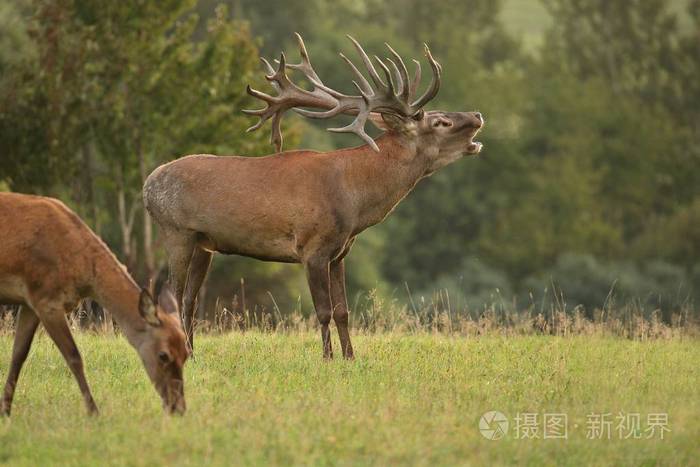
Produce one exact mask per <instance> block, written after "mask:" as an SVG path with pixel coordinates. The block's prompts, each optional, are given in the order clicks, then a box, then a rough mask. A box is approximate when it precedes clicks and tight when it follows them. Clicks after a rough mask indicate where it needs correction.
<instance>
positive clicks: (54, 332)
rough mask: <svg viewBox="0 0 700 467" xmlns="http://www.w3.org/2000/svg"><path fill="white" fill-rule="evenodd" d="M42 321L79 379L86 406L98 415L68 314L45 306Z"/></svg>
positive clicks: (92, 413)
mask: <svg viewBox="0 0 700 467" xmlns="http://www.w3.org/2000/svg"><path fill="white" fill-rule="evenodd" d="M41 323H42V324H43V325H44V327H45V328H46V332H47V333H48V334H49V336H50V337H51V339H52V340H53V341H54V343H55V344H56V347H58V350H60V351H61V354H62V355H63V358H64V359H65V360H66V363H68V367H69V368H70V370H71V372H72V373H73V376H75V379H76V380H77V381H78V386H79V387H80V392H81V393H82V394H83V399H84V400H85V406H86V407H87V410H88V413H89V414H90V415H97V412H98V411H97V405H96V404H95V400H94V399H93V398H92V393H91V392H90V387H89V386H88V383H87V380H86V379H85V370H84V368H83V359H82V357H81V356H80V352H79V351H78V347H77V346H76V345H75V341H74V340H73V335H72V334H71V332H70V328H69V327H68V323H67V322H66V315H65V314H64V313H63V310H62V309H56V308H53V309H51V308H49V309H46V308H45V312H44V313H42V315H41Z"/></svg>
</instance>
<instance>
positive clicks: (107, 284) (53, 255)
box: [0, 193, 188, 415]
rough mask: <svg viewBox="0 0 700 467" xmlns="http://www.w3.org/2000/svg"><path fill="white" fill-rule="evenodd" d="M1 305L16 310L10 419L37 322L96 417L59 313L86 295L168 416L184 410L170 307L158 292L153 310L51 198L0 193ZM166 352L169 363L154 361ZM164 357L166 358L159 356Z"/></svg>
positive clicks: (177, 330) (5, 406) (176, 324)
mask: <svg viewBox="0 0 700 467" xmlns="http://www.w3.org/2000/svg"><path fill="white" fill-rule="evenodd" d="M0 238H1V239H2V245H0V303H14V304H21V305H23V306H22V309H21V311H20V314H19V317H18V321H17V330H16V335H15V344H14V349H13V356H12V363H11V366H10V371H9V375H8V379H7V383H6V385H5V392H4V395H3V399H2V405H1V406H0V414H5V415H9V413H10V407H11V404H12V398H13V394H14V388H15V385H16V382H17V378H18V377H19V372H20V370H21V367H22V364H23V363H24V360H25V359H26V356H27V353H28V352H29V348H30V346H31V342H32V339H33V336H34V332H35V331H36V328H37V326H38V324H39V323H40V322H41V323H42V324H43V325H44V327H45V328H46V330H47V332H48V334H49V335H50V336H51V338H52V339H53V340H54V342H55V343H56V345H57V346H58V348H59V349H60V351H61V353H62V354H63V356H64V357H65V359H66V361H67V363H68V365H69V366H70V368H71V370H72V371H73V373H74V375H75V377H76V379H77V381H78V384H79V386H80V389H81V391H82V392H83V396H84V398H85V403H86V404H87V407H88V410H89V411H90V412H91V413H94V412H96V411H97V407H96V405H95V402H94V400H93V398H92V395H91V393H90V389H89V387H88V384H87V381H86V380H85V375H84V372H83V364H82V359H81V357H80V353H79V352H78V349H77V347H76V346H75V342H74V341H73V338H72V336H71V332H70V329H69V328H68V324H67V322H66V318H65V315H66V313H69V312H70V311H72V310H73V309H75V308H76V306H77V305H78V303H79V301H80V300H81V299H82V298H85V297H92V298H95V299H96V300H97V301H98V302H99V303H100V304H101V305H103V306H104V307H105V308H107V309H108V310H109V311H111V312H112V313H113V315H114V317H115V319H116V320H117V322H118V323H119V325H120V327H121V329H122V330H123V331H124V333H125V334H126V337H127V338H128V340H129V342H130V343H131V344H132V345H133V346H134V347H135V348H136V350H137V351H138V353H139V355H140V356H141V359H142V360H143V363H144V366H145V367H146V370H147V372H148V374H149V376H150V378H151V380H152V381H153V383H154V384H155V386H156V388H157V389H158V391H159V393H160V394H161V397H162V398H163V402H164V405H165V406H166V408H167V409H168V410H171V411H180V412H182V411H184V410H185V400H184V387H183V381H182V367H183V365H184V363H185V360H186V359H187V356H188V349H187V345H186V338H185V335H184V332H183V331H182V326H181V324H180V320H179V315H178V310H177V304H176V302H175V300H174V299H172V298H171V299H168V292H167V291H163V292H162V293H161V295H160V298H159V302H161V303H160V305H161V306H158V307H156V306H155V304H154V303H153V301H152V299H151V298H150V295H148V293H147V292H145V291H142V290H141V289H140V288H139V287H138V286H137V285H136V283H135V282H134V280H133V279H132V278H131V276H130V275H129V274H128V273H127V271H126V269H125V267H124V266H123V265H122V264H120V263H119V261H118V260H117V259H116V257H115V256H114V255H113V254H112V252H111V251H110V250H109V249H108V248H107V246H106V245H105V244H104V243H103V242H102V240H101V239H100V238H99V237H98V236H97V235H95V234H94V233H93V232H92V231H91V230H90V228H89V227H88V226H87V225H86V224H85V223H84V222H83V221H82V220H80V218H79V217H78V216H77V215H76V214H75V213H73V212H72V211H71V210H70V209H68V208H67V207H66V206H65V205H64V204H63V203H61V202H60V201H58V200H56V199H52V198H45V197H40V196H31V195H22V194H16V193H0ZM162 353H165V354H167V356H168V358H169V360H170V361H169V362H168V363H167V364H164V363H162V362H160V360H159V358H161V357H162V356H161V355H160V354H162ZM162 358H165V357H162Z"/></svg>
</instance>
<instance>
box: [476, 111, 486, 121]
mask: <svg viewBox="0 0 700 467" xmlns="http://www.w3.org/2000/svg"><path fill="white" fill-rule="evenodd" d="M474 116H475V117H476V118H477V120H479V121H480V122H481V123H484V117H482V116H481V112H474Z"/></svg>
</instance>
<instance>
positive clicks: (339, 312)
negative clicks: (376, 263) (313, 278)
mask: <svg viewBox="0 0 700 467" xmlns="http://www.w3.org/2000/svg"><path fill="white" fill-rule="evenodd" d="M330 282H331V302H332V303H333V321H335V326H336V327H337V328H338V337H339V338H340V347H341V348H342V350H343V357H345V358H346V359H348V360H352V359H353V358H354V353H353V351H352V343H351V342H350V331H349V329H348V319H349V317H350V314H349V310H348V299H347V295H346V293H345V261H344V260H342V259H340V260H336V261H334V262H332V263H331V264H330Z"/></svg>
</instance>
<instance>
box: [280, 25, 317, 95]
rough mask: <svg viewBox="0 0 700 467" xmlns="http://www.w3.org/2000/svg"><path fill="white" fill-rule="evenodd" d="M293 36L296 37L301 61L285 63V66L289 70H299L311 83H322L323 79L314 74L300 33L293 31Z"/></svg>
mask: <svg viewBox="0 0 700 467" xmlns="http://www.w3.org/2000/svg"><path fill="white" fill-rule="evenodd" d="M294 36H295V37H296V40H297V45H298V46H299V55H301V62H300V63H287V68H289V69H290V70H298V71H301V72H302V73H303V74H304V75H305V76H306V77H307V78H308V79H309V81H311V82H312V84H313V83H321V84H323V81H321V78H319V77H318V74H316V71H315V70H314V68H313V66H312V65H311V59H310V58H309V53H308V52H307V51H306V45H305V44H304V39H302V38H301V35H300V34H299V33H298V32H295V33H294Z"/></svg>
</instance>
